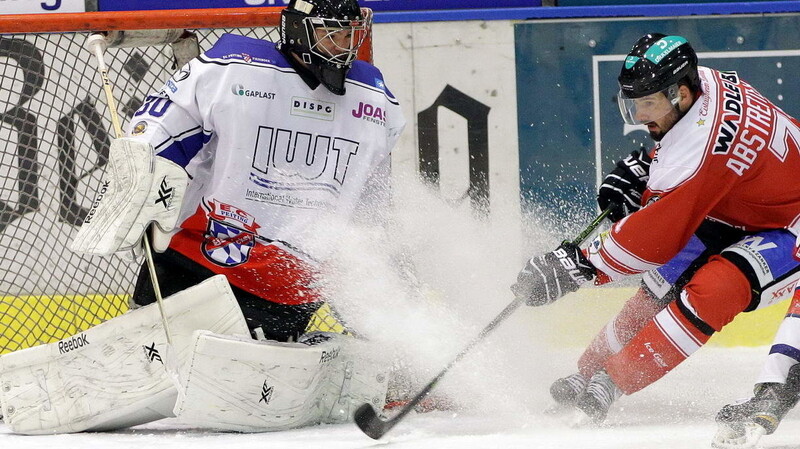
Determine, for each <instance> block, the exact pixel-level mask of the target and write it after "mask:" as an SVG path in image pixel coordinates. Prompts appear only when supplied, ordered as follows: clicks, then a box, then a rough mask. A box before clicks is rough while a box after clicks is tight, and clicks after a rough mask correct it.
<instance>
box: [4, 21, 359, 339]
mask: <svg viewBox="0 0 800 449" xmlns="http://www.w3.org/2000/svg"><path fill="white" fill-rule="evenodd" d="M279 20H280V8H230V9H202V10H199V9H198V10H174V11H148V12H140V11H136V12H114V13H75V14H36V15H5V16H0V179H1V180H2V184H0V354H3V353H7V352H11V351H16V350H18V349H23V348H27V347H30V346H35V345H38V344H42V343H49V342H52V341H56V340H60V339H63V338H65V337H67V336H69V335H72V334H75V333H77V332H79V331H81V330H84V329H87V328H89V327H91V326H93V325H96V324H98V323H100V322H102V321H104V320H107V319H109V318H113V317H114V316H117V315H119V314H121V313H124V312H125V311H126V310H127V309H128V299H129V295H130V293H131V292H132V289H133V285H134V281H135V278H136V274H137V272H138V267H139V265H140V263H141V261H139V260H133V259H132V258H125V257H117V256H114V257H110V258H102V257H89V256H83V255H79V254H75V253H72V252H70V251H69V250H68V249H67V246H66V245H67V243H68V242H69V241H70V239H71V238H72V236H73V235H74V233H75V232H76V230H77V228H78V226H80V224H81V223H82V220H83V218H84V217H85V216H86V213H87V211H88V209H89V207H90V206H91V203H92V202H93V201H94V196H95V192H96V190H97V186H98V184H99V182H100V179H101V176H102V174H103V168H104V166H105V164H106V161H107V157H108V149H109V144H110V140H111V138H112V136H113V129H112V124H111V119H110V115H109V113H108V110H107V103H106V100H105V97H104V95H103V92H102V86H101V81H100V76H99V74H98V73H97V69H96V65H95V63H94V62H93V60H92V55H91V53H90V52H89V51H88V50H87V49H85V48H84V43H85V41H86V38H87V37H88V36H89V34H90V33H91V32H92V31H103V32H107V33H108V37H107V40H108V41H109V42H110V46H109V49H108V50H107V51H106V54H105V62H106V64H107V65H108V67H109V78H110V80H111V83H112V85H113V89H114V95H115V98H116V102H117V104H118V113H119V116H120V117H121V118H122V120H123V121H125V120H127V119H128V118H130V117H131V116H132V114H133V113H134V112H135V111H136V110H137V109H138V108H139V106H141V105H142V101H143V100H144V98H145V97H146V96H147V94H149V93H151V92H153V91H157V90H159V89H161V87H162V86H163V84H164V82H166V80H167V78H169V76H170V75H171V74H172V73H174V72H175V71H176V70H177V69H178V68H179V67H180V65H182V62H183V60H188V59H187V58H190V57H192V56H194V55H196V54H197V52H198V51H204V50H205V49H207V48H209V47H210V46H211V45H213V44H214V42H216V40H217V38H218V37H219V36H220V35H222V34H223V33H226V32H233V33H239V34H244V35H247V36H252V37H257V38H261V39H266V40H271V41H275V40H277V39H278V37H279V36H278V32H277V28H276V27H277V25H278V23H279ZM165 30H169V31H165ZM167 42H169V43H167ZM364 47H365V48H363V50H362V53H361V55H360V57H361V58H362V59H370V58H371V45H370V42H367V45H365V46H364ZM331 326H334V327H336V326H338V323H331V322H330V321H329V317H326V316H324V315H323V316H317V317H315V318H314V319H313V320H312V323H311V324H310V327H311V328H316V329H323V330H330V328H331ZM334 330H336V329H334Z"/></svg>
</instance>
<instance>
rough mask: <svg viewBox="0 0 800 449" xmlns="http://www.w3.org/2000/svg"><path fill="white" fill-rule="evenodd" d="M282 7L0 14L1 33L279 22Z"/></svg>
mask: <svg viewBox="0 0 800 449" xmlns="http://www.w3.org/2000/svg"><path fill="white" fill-rule="evenodd" d="M282 9H283V8H282V7H259V8H208V9H170V10H159V11H104V12H83V13H53V14H4V15H0V34H14V33H65V32H80V31H110V30H143V29H157V28H187V29H206V28H242V27H266V26H278V23H279V22H280V12H281V10H282Z"/></svg>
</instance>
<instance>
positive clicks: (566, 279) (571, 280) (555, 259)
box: [511, 242, 597, 306]
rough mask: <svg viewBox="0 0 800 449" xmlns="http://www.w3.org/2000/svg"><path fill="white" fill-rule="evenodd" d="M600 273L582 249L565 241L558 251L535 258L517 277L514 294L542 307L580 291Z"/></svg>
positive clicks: (513, 288)
mask: <svg viewBox="0 0 800 449" xmlns="http://www.w3.org/2000/svg"><path fill="white" fill-rule="evenodd" d="M596 274H597V269H595V268H594V266H592V264H591V263H589V261H588V260H587V259H586V257H585V256H584V255H583V253H582V252H581V249H580V248H579V247H578V246H577V245H575V244H572V243H570V242H564V243H562V244H561V246H559V247H558V248H556V250H555V251H552V252H549V253H546V254H543V255H540V256H534V257H532V258H531V259H530V260H529V261H528V263H527V264H525V268H523V269H522V271H520V272H519V274H518V275H517V282H516V283H515V284H514V285H512V286H511V291H512V292H514V295H515V296H516V297H517V298H524V299H525V303H526V304H528V305H529V306H542V305H545V304H550V303H551V302H553V301H555V300H557V299H558V298H560V297H562V296H564V295H566V294H567V293H571V292H574V291H576V290H578V287H580V286H581V284H583V283H584V282H588V281H591V280H592V279H594V276H595V275H596Z"/></svg>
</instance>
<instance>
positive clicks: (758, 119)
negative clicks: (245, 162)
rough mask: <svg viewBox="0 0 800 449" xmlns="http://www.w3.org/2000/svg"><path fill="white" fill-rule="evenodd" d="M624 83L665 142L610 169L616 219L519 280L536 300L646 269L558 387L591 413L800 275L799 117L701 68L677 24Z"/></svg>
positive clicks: (642, 46)
mask: <svg viewBox="0 0 800 449" xmlns="http://www.w3.org/2000/svg"><path fill="white" fill-rule="evenodd" d="M619 83H620V92H619V96H618V103H619V107H620V112H621V114H622V117H623V119H624V120H625V122H626V123H628V124H631V125H640V124H643V125H646V126H647V129H648V131H649V133H650V135H651V137H652V138H653V139H654V140H655V141H656V142H657V145H656V147H655V148H654V149H653V150H652V152H651V154H648V152H644V151H642V152H635V153H634V154H632V155H631V156H630V157H629V158H627V159H626V160H624V161H621V162H620V163H619V164H618V166H617V168H615V170H614V171H613V172H612V173H611V174H610V175H609V176H608V177H606V179H605V182H604V185H603V188H601V191H600V202H601V205H604V204H603V203H605V204H609V203H610V202H612V201H613V202H615V203H618V204H621V205H623V206H624V207H622V208H620V209H619V212H617V214H616V215H615V216H614V217H613V218H615V219H617V220H618V221H617V222H616V223H615V224H614V225H613V226H612V228H611V229H610V230H609V232H607V233H604V234H602V235H600V236H599V237H597V238H596V239H595V240H594V241H593V242H592V243H591V244H590V245H589V246H588V248H585V249H581V248H578V247H576V246H574V245H570V244H562V245H561V246H560V247H559V248H557V249H556V250H554V251H552V252H549V253H546V254H543V255H539V256H535V257H533V258H531V259H530V260H529V261H528V263H527V264H526V266H525V267H524V268H523V270H522V271H521V272H520V273H519V275H518V278H517V282H516V283H515V284H514V285H513V286H512V290H513V291H514V293H515V294H516V295H517V296H518V297H522V298H524V299H525V300H526V301H527V303H528V304H529V305H533V306H539V305H544V304H548V303H550V302H553V301H555V300H557V299H558V298H560V297H561V296H563V295H564V294H566V293H569V292H572V291H575V290H577V289H578V288H579V287H580V285H582V284H584V283H587V282H589V281H592V280H594V282H595V283H596V284H604V283H607V282H610V281H614V280H617V279H620V278H622V277H624V276H629V275H635V274H641V273H644V285H643V287H642V289H641V290H640V291H639V292H638V293H637V294H636V295H635V296H634V298H632V299H631V300H630V301H629V302H628V303H627V304H626V306H625V307H624V309H623V311H622V312H621V313H620V314H619V315H618V316H617V317H616V318H615V319H614V320H613V321H612V322H611V323H609V325H608V326H606V328H605V330H604V331H603V332H601V335H599V336H598V337H597V338H596V339H595V341H594V342H593V344H592V345H591V346H590V348H589V349H588V350H587V352H586V353H585V354H584V356H583V357H582V358H581V361H580V362H579V371H580V373H579V374H575V375H572V376H568V377H567V378H564V379H560V380H559V381H557V382H556V383H555V384H554V385H553V388H552V389H551V392H552V393H553V395H554V397H555V398H556V399H557V400H559V401H560V402H562V403H565V404H569V405H574V406H576V407H577V408H578V409H580V410H582V411H583V412H585V413H586V415H587V416H588V417H590V418H592V419H593V420H594V421H595V422H602V421H603V420H604V419H605V416H606V414H607V412H608V409H609V407H610V405H611V404H612V403H613V401H614V400H616V399H617V398H618V397H619V396H620V395H621V394H623V393H624V394H632V393H634V392H636V391H639V390H640V389H642V388H644V387H646V386H647V385H650V384H651V383H653V382H655V381H657V380H658V379H660V378H661V377H662V376H664V375H665V374H666V373H667V372H669V371H670V370H671V369H673V368H674V367H675V366H677V365H678V364H680V363H681V362H682V361H683V360H685V359H686V358H687V357H689V356H690V355H691V354H692V353H693V352H694V351H696V350H697V349H698V348H700V347H701V346H702V345H703V344H705V343H706V342H707V341H708V339H709V338H710V336H711V335H712V334H713V333H714V332H717V331H719V330H721V329H722V327H723V326H725V325H726V324H727V323H729V322H730V321H731V320H732V319H733V318H734V317H735V316H736V315H737V314H738V313H740V312H743V311H751V310H755V309H757V308H760V307H765V306H768V305H770V304H773V303H775V302H778V301H781V300H783V299H786V298H788V297H789V295H787V294H786V292H787V288H786V287H788V286H789V285H791V284H792V283H796V282H797V280H798V278H800V253H798V237H797V235H798V233H799V231H800V180H798V178H797V177H796V176H794V175H793V174H792V173H795V172H796V171H797V170H798V169H800V145H798V143H800V124H798V122H797V120H795V119H794V118H792V117H790V116H788V115H787V114H786V113H785V112H783V111H782V110H781V109H779V108H778V107H776V106H775V105H773V104H772V103H771V102H770V101H769V100H767V99H766V98H764V97H763V96H762V95H761V94H760V93H759V92H758V91H757V90H755V89H754V88H753V87H752V86H750V85H749V84H747V83H746V82H745V81H743V80H741V79H740V78H739V76H738V74H736V72H722V71H718V70H714V69H710V68H706V67H698V65H697V56H696V54H695V52H694V50H693V49H692V47H691V45H690V44H689V42H688V41H687V40H686V39H685V38H683V37H681V36H665V35H663V34H648V35H645V36H643V37H642V38H640V39H639V40H638V41H637V42H636V44H635V45H634V47H633V49H632V50H631V52H630V53H629V54H628V56H627V57H626V59H625V61H624V63H623V67H622V70H621V72H620V76H619ZM651 156H652V161H651ZM648 164H649V167H648ZM776 180H780V182H776ZM639 196H641V200H639V198H638V197H639ZM640 207H641V208H640Z"/></svg>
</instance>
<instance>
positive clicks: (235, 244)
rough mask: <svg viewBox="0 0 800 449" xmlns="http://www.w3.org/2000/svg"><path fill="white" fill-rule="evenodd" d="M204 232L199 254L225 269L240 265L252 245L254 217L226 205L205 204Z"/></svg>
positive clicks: (254, 228) (248, 255)
mask: <svg viewBox="0 0 800 449" xmlns="http://www.w3.org/2000/svg"><path fill="white" fill-rule="evenodd" d="M208 208H209V210H208V230H207V232H206V238H205V240H204V241H203V244H202V251H203V254H204V255H205V256H206V257H207V258H208V259H209V260H210V261H212V262H214V263H216V264H218V265H222V266H225V267H235V266H236V265H241V264H243V263H245V262H247V260H248V259H249V258H250V250H252V249H253V247H254V246H255V244H256V230H257V229H258V228H259V227H260V226H259V225H258V224H256V222H255V217H253V216H252V215H250V214H248V213H247V212H246V211H244V210H242V209H239V208H237V207H235V206H231V205H230V204H225V203H219V202H214V201H211V202H209V203H208Z"/></svg>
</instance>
